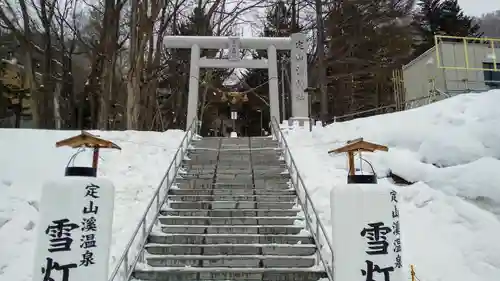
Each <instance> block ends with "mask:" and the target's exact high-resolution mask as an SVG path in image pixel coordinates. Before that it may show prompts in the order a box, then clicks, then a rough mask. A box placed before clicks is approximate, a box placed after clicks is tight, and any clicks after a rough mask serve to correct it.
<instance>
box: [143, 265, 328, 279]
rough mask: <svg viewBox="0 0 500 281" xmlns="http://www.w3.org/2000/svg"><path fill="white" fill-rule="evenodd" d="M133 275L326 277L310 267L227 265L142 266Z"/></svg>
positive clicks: (184, 277)
mask: <svg viewBox="0 0 500 281" xmlns="http://www.w3.org/2000/svg"><path fill="white" fill-rule="evenodd" d="M133 277H134V278H136V279H139V280H144V281H146V280H154V281H198V280H205V281H207V280H232V281H317V280H319V279H320V278H326V277H327V275H326V272H325V271H324V270H322V269H318V268H316V267H311V268H293V267H292V268H228V267H207V268H200V267H181V268H179V267H142V268H136V270H135V271H134V273H133Z"/></svg>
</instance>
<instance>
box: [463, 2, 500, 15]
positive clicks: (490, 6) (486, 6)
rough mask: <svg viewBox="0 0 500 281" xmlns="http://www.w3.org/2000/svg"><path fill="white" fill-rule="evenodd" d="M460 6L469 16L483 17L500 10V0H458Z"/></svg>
mask: <svg viewBox="0 0 500 281" xmlns="http://www.w3.org/2000/svg"><path fill="white" fill-rule="evenodd" d="M458 4H460V6H461V7H462V8H463V9H464V11H465V12H466V13H467V14H468V15H469V16H481V15H482V14H486V13H489V12H493V11H496V10H500V0H458Z"/></svg>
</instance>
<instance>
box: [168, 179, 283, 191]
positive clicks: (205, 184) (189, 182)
mask: <svg viewBox="0 0 500 281" xmlns="http://www.w3.org/2000/svg"><path fill="white" fill-rule="evenodd" d="M177 187H178V188H179V189H261V190H283V189H290V187H289V184H288V182H287V181H282V182H270V181H260V180H259V179H256V180H254V183H251V182H248V183H238V184H236V183H234V182H233V183H229V182H227V181H225V182H224V181H222V180H221V181H219V182H215V183H214V182H213V180H212V179H208V180H207V179H177Z"/></svg>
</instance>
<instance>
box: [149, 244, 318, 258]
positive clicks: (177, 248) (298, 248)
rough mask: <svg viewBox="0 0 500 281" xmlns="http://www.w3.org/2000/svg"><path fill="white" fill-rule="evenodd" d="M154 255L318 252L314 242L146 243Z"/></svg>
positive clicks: (304, 254)
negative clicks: (294, 243) (292, 243)
mask: <svg viewBox="0 0 500 281" xmlns="http://www.w3.org/2000/svg"><path fill="white" fill-rule="evenodd" d="M144 249H145V250H146V251H147V252H148V253H149V254H153V255H208V256H211V255H273V256H310V255H314V254H315V253H316V245H314V244H304V245H302V244H296V245H291V244H146V245H145V246H144Z"/></svg>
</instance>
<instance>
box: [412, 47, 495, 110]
mask: <svg viewBox="0 0 500 281" xmlns="http://www.w3.org/2000/svg"><path fill="white" fill-rule="evenodd" d="M466 41H467V43H464V40H460V39H459V38H453V40H449V41H447V42H446V41H440V42H439V41H438V42H439V43H438V44H437V45H436V46H434V47H433V48H431V49H429V50H428V51H427V52H425V53H423V54H422V55H420V56H419V57H417V58H416V59H414V60H413V61H411V62H410V63H408V64H407V65H405V66H403V80H404V87H405V95H404V100H405V101H406V102H408V101H412V100H418V99H422V98H424V97H428V96H430V95H432V93H449V94H458V93H463V92H470V91H487V90H490V89H492V88H500V39H484V40H483V42H482V43H480V42H478V40H476V42H471V40H469V39H467V40H466ZM495 64H496V70H495Z"/></svg>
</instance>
